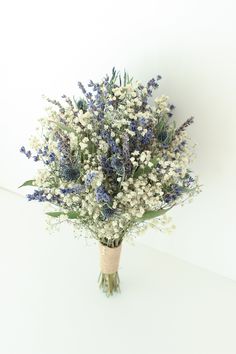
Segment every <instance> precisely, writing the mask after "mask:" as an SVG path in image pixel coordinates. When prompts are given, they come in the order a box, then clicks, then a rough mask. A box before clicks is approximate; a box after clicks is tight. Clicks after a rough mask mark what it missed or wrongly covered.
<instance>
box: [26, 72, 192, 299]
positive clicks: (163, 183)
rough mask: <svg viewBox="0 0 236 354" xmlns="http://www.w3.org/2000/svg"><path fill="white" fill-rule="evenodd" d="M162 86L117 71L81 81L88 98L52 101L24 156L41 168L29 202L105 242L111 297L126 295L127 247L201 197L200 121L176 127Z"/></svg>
mask: <svg viewBox="0 0 236 354" xmlns="http://www.w3.org/2000/svg"><path fill="white" fill-rule="evenodd" d="M160 79H161V77H160V76H157V78H153V79H151V80H150V81H148V82H147V84H145V85H143V84H142V83H140V82H138V81H134V80H133V79H132V78H130V77H129V76H128V74H127V73H124V75H122V76H121V75H120V74H119V73H118V72H117V71H116V70H115V69H114V68H113V70H112V74H111V75H110V76H108V75H106V76H105V77H104V78H103V79H102V80H101V82H99V83H97V82H93V81H90V82H89V84H88V88H85V87H84V86H83V84H82V83H80V82H79V83H78V85H79V88H80V89H81V91H82V94H83V97H81V98H80V99H75V98H69V97H67V96H65V95H63V96H62V100H61V101H62V102H61V101H60V102H59V101H57V100H51V99H47V101H48V102H49V103H50V105H49V107H48V108H47V110H46V116H45V118H42V119H41V120H40V124H41V130H40V134H38V136H35V137H32V138H31V142H30V146H31V147H30V148H31V150H28V149H26V148H25V147H24V146H22V147H21V149H20V151H21V152H22V153H23V154H25V155H26V157H27V158H29V159H33V160H34V161H36V162H38V163H39V165H40V166H39V169H38V172H37V174H36V176H35V178H34V179H32V180H28V181H26V182H25V183H24V184H23V185H22V186H33V187H34V188H35V190H34V191H33V193H32V194H28V195H27V198H28V200H29V201H39V202H46V203H49V205H50V206H51V210H50V211H49V212H47V215H48V217H50V218H51V219H52V220H55V221H56V222H57V221H58V222H59V223H61V222H63V221H66V222H70V223H72V224H73V226H74V228H75V230H76V232H78V233H81V232H82V233H83V232H84V231H85V232H86V233H89V235H90V236H91V237H93V238H95V239H96V240H98V242H99V247H100V267H101V272H100V277H99V284H100V287H101V288H102V289H103V290H104V291H105V292H106V294H107V295H111V294H113V293H114V292H117V291H119V275H118V267H119V258H120V252H121V246H122V242H123V240H124V239H125V238H129V237H132V236H134V235H136V234H137V233H138V232H139V231H140V230H143V229H144V228H146V226H148V225H149V224H152V225H153V224H155V225H156V226H157V227H158V228H159V229H162V227H163V225H164V224H165V214H166V213H167V212H168V211H169V210H170V209H171V208H173V207H174V206H176V205H178V204H183V203H184V202H185V201H186V200H187V199H189V198H192V197H193V196H194V195H195V194H196V193H198V192H199V185H198V181H197V178H196V177H194V176H193V175H192V172H191V171H190V169H189V165H190V163H191V160H192V157H193V156H194V154H193V146H192V144H191V143H190V140H189V138H188V136H187V133H186V128H187V127H188V126H189V125H190V124H191V123H193V118H189V119H187V120H186V121H185V122H184V123H183V124H182V125H181V126H179V127H176V124H175V122H174V121H173V118H172V115H173V110H174V108H175V107H174V106H173V105H172V104H169V102H168V97H166V96H163V95H161V96H157V97H156V98H155V99H153V98H152V97H153V93H154V91H155V89H157V87H158V86H159V80H160ZM150 102H152V103H150ZM81 230H82V231H81Z"/></svg>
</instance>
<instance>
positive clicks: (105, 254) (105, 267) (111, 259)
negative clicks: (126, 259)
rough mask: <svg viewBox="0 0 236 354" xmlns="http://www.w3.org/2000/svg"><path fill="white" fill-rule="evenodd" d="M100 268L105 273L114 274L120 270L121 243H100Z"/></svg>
mask: <svg viewBox="0 0 236 354" xmlns="http://www.w3.org/2000/svg"><path fill="white" fill-rule="evenodd" d="M99 250H100V269H101V273H103V274H113V273H116V272H117V271H118V268H119V262H120V252H121V244H120V246H118V247H114V248H111V247H107V246H104V245H102V244H101V243H99Z"/></svg>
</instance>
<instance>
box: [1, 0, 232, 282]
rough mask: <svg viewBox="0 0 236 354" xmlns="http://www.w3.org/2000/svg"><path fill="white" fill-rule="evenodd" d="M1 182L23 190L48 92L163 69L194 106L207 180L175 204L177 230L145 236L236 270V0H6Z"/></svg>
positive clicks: (203, 262) (190, 110) (179, 112)
mask: <svg viewBox="0 0 236 354" xmlns="http://www.w3.org/2000/svg"><path fill="white" fill-rule="evenodd" d="M1 7H2V8H1V15H0V16H1V19H0V26H1V28H0V33H1V44H0V46H1V55H0V62H1V65H0V70H1V72H0V78H1V80H0V85H1V86H0V87H1V92H0V101H1V102H0V103H1V106H0V107H1V115H0V116H1V121H0V160H1V161H0V166H1V174H0V186H3V187H5V188H9V189H11V190H14V191H15V190H16V188H17V186H18V185H19V184H20V183H21V182H22V181H24V180H25V179H29V178H31V177H32V173H33V169H34V165H31V164H30V163H29V162H28V161H26V159H25V158H24V157H23V156H21V155H20V154H19V152H18V151H19V148H20V146H21V145H24V144H26V143H27V140H28V137H29V135H30V134H31V133H33V132H34V128H35V126H36V121H37V119H38V117H40V116H41V115H42V113H43V108H44V105H45V104H44V102H43V100H42V99H41V95H42V94H47V95H48V96H50V97H52V98H53V97H54V96H58V95H61V94H63V93H66V94H75V95H76V94H77V93H78V92H79V91H78V88H77V81H78V80H81V81H85V82H87V81H88V80H89V79H90V78H93V79H94V80H96V79H99V78H100V77H101V76H103V75H104V74H105V73H106V72H109V71H110V70H111V68H112V67H113V66H116V67H117V68H118V69H120V70H123V69H124V68H126V70H127V71H129V73H130V74H131V75H133V76H135V77H136V78H137V79H139V80H144V81H145V80H148V79H149V78H151V77H152V76H154V75H155V74H161V75H162V77H163V80H162V81H161V87H160V90H159V92H160V93H165V94H167V95H169V96H170V98H171V101H172V102H173V103H174V104H175V105H176V106H177V109H176V119H177V120H178V122H179V123H181V122H183V121H184V120H185V119H186V118H188V117H189V116H190V115H194V116H195V118H196V120H195V125H194V126H193V127H191V128H190V133H191V135H192V138H193V140H194V141H195V142H196V143H197V153H198V157H197V161H196V163H195V166H194V168H195V170H196V171H197V173H198V174H199V175H200V178H201V182H202V184H203V185H204V187H203V193H202V194H201V195H200V196H199V197H198V198H197V199H196V200H195V201H194V203H193V204H191V205H189V206H186V207H185V208H184V209H181V208H179V209H176V210H175V211H173V213H172V215H173V217H174V222H175V223H176V225H177V229H176V231H175V232H174V233H173V234H172V235H171V236H166V235H162V234H160V233H157V232H155V231H153V230H152V231H149V232H148V233H147V234H146V235H145V236H143V237H142V238H141V239H140V240H141V241H142V242H144V243H147V244H150V245H152V246H153V247H156V248H158V249H161V250H163V251H166V252H168V253H171V254H174V255H175V256H177V257H181V258H183V259H186V260H188V261H190V262H192V263H195V264H197V265H200V266H202V267H205V268H208V269H211V270H214V271H216V272H219V273H221V274H224V275H226V276H229V277H231V278H234V279H236V257H235V254H236V232H235V231H236V221H235V213H234V212H235V199H236V191H235V177H236V158H235V148H236V140H235V131H236V105H235V92H236V66H235V63H236V41H235V35H236V22H235V18H234V16H235V15H234V14H235V5H234V1H229V0H225V1H224V2H222V1H210V0H205V1H201V0H200V1H199V0H198V1H193V0H190V1H187V0H186V1H185V0H182V1H181V0H177V1H150V0H147V1H145V2H138V1H119V2H113V1H101V0H100V1H90V2H86V1H74V2H73V1H64V2H59V1H55V2H54V1H45V2H43V1H34V2H32V1H21V2H17V1H7V2H5V4H2V5H1Z"/></svg>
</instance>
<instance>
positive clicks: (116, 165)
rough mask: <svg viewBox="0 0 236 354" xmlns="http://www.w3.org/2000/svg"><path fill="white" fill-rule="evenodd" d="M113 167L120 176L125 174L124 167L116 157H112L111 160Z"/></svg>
mask: <svg viewBox="0 0 236 354" xmlns="http://www.w3.org/2000/svg"><path fill="white" fill-rule="evenodd" d="M111 167H112V168H113V170H115V171H116V173H117V174H118V175H123V174H124V165H123V163H122V161H121V160H120V159H118V158H117V157H116V156H112V158H111Z"/></svg>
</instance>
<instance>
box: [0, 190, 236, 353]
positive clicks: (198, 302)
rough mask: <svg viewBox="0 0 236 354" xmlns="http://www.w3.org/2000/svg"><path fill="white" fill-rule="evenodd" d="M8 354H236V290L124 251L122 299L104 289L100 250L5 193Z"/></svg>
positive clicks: (144, 252)
mask: <svg viewBox="0 0 236 354" xmlns="http://www.w3.org/2000/svg"><path fill="white" fill-rule="evenodd" d="M0 201H1V203H0V215H1V229H0V354H78V353H79V354H108V353H109V354H110V353H114V354H118V353H119V354H121V353H123V354H158V353H160V354H166V353H168V354H177V353H179V354H193V353H194V354H235V353H236V283H235V282H233V281H232V280H230V279H227V278H223V277H221V276H219V275H217V274H214V273H211V272H209V271H206V270H204V269H201V268H198V267H196V266H193V265H190V264H188V263H187V262H184V261H182V260H179V259H177V258H175V257H172V256H169V255H167V254H164V253H161V252H158V251H156V250H154V249H152V248H151V247H148V246H144V245H142V244H141V243H140V242H139V240H138V239H137V240H136V243H135V245H134V246H133V245H131V244H127V243H126V244H124V245H123V250H122V256H121V267H120V277H121V287H122V292H121V294H119V295H116V296H114V297H111V298H107V297H106V296H105V295H104V294H103V293H101V292H100V291H99V289H98V286H97V276H98V270H99V269H98V250H97V245H96V244H95V243H93V242H89V243H88V244H87V243H86V242H85V241H84V240H83V239H75V238H74V235H73V233H72V231H71V229H70V228H69V227H66V226H64V227H62V229H61V231H60V232H59V233H57V234H54V235H50V234H48V232H47V231H46V230H45V224H44V218H43V210H42V205H40V204H34V203H28V202H26V201H25V200H24V199H23V198H21V197H18V196H16V195H14V194H11V193H8V192H6V191H1V190H0Z"/></svg>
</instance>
